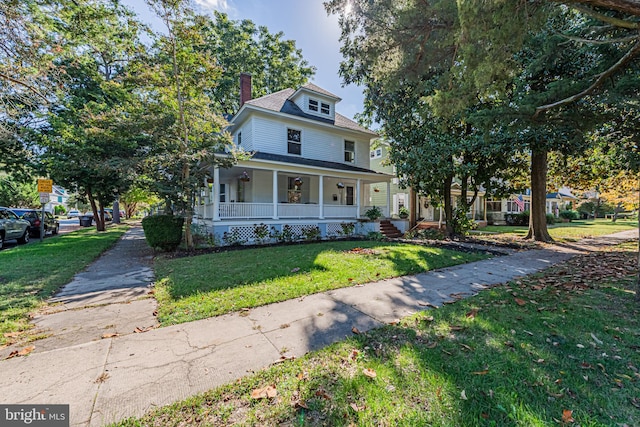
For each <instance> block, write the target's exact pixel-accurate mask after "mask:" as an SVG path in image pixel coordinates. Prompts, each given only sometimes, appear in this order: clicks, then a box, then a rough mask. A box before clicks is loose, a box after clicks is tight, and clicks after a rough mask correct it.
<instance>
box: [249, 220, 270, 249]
mask: <svg viewBox="0 0 640 427" xmlns="http://www.w3.org/2000/svg"><path fill="white" fill-rule="evenodd" d="M253 235H254V236H255V238H256V242H257V243H258V244H259V245H263V244H265V243H266V242H267V240H269V239H270V238H271V234H270V233H269V226H268V225H267V224H264V223H262V222H261V223H260V224H253Z"/></svg>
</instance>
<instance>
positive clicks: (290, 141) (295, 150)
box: [287, 129, 302, 155]
mask: <svg viewBox="0 0 640 427" xmlns="http://www.w3.org/2000/svg"><path fill="white" fill-rule="evenodd" d="M287 153H289V154H297V155H301V154H302V132H301V131H299V130H297V129H287Z"/></svg>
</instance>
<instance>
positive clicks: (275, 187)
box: [271, 170, 278, 219]
mask: <svg viewBox="0 0 640 427" xmlns="http://www.w3.org/2000/svg"><path fill="white" fill-rule="evenodd" d="M272 187H273V189H272V193H273V195H272V199H271V200H272V201H273V219H278V171H277V170H274V171H273V186H272Z"/></svg>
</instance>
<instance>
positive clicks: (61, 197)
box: [44, 185, 69, 213]
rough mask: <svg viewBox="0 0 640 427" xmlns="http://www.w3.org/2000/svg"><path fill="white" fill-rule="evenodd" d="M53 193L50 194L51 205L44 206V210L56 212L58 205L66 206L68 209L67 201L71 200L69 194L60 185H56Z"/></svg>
mask: <svg viewBox="0 0 640 427" xmlns="http://www.w3.org/2000/svg"><path fill="white" fill-rule="evenodd" d="M52 190H53V191H52V192H51V193H49V203H47V204H45V205H44V210H46V211H47V212H52V213H54V212H55V207H56V206H58V205H61V206H64V207H65V209H66V206H67V200H68V199H69V193H68V192H67V190H65V189H64V188H62V187H60V186H59V185H54V186H53V188H52Z"/></svg>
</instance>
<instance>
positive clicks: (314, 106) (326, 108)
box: [309, 99, 331, 116]
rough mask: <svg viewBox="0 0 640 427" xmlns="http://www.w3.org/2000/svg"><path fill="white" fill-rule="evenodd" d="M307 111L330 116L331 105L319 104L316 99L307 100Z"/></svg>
mask: <svg viewBox="0 0 640 427" xmlns="http://www.w3.org/2000/svg"><path fill="white" fill-rule="evenodd" d="M309 111H310V112H312V113H317V112H320V114H324V115H327V116H329V115H331V105H329V104H327V103H326V102H320V101H318V100H317V99H309Z"/></svg>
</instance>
